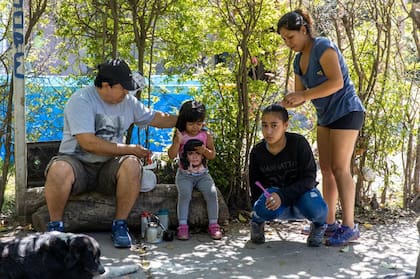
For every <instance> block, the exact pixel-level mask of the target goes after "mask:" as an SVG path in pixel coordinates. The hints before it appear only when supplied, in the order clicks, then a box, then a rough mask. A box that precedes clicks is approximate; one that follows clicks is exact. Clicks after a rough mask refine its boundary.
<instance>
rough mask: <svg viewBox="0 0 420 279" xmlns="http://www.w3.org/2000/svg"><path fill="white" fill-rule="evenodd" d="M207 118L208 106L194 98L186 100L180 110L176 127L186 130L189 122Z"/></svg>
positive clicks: (181, 130) (182, 130)
mask: <svg viewBox="0 0 420 279" xmlns="http://www.w3.org/2000/svg"><path fill="white" fill-rule="evenodd" d="M205 118H206V107H205V106H204V105H203V104H202V103H200V102H198V101H194V100H190V101H186V102H184V103H183V104H182V106H181V109H180V110H179V114H178V120H177V121H176V124H175V127H176V128H177V129H178V130H179V131H180V132H184V131H185V129H186V126H187V122H196V121H204V119H205Z"/></svg>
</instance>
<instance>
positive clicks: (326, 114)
mask: <svg viewBox="0 0 420 279" xmlns="http://www.w3.org/2000/svg"><path fill="white" fill-rule="evenodd" d="M328 48H332V49H333V50H335V52H336V53H337V55H338V61H339V63H340V68H341V73H342V74H343V82H344V85H343V88H341V89H340V90H338V91H337V92H335V93H333V94H331V95H329V96H326V97H322V98H318V99H313V100H311V102H312V104H313V105H314V107H315V109H316V113H317V116H318V125H321V126H326V125H328V124H330V123H332V122H334V121H336V120H337V119H339V118H341V117H343V116H345V115H346V114H348V113H350V112H352V111H365V108H364V107H363V104H362V102H361V100H360V99H359V97H358V96H357V95H356V90H355V88H354V85H353V82H352V81H351V79H350V77H349V71H348V69H347V65H346V63H345V61H344V58H343V55H342V54H341V52H340V50H339V49H338V48H337V46H336V45H335V44H334V43H333V42H332V41H330V40H329V39H327V38H323V37H318V38H315V39H314V44H313V46H312V49H311V54H310V60H309V65H308V70H307V71H306V73H305V74H302V71H301V69H300V67H299V62H300V58H301V56H302V53H298V54H297V55H296V57H295V60H294V63H293V69H294V72H295V74H296V75H297V76H299V78H300V80H301V81H302V84H303V86H305V88H307V89H310V88H313V87H316V86H318V85H319V84H321V83H323V82H324V81H326V80H327V78H326V77H325V75H324V72H323V70H322V67H321V64H320V62H319V60H320V58H321V56H322V54H323V53H324V51H325V50H327V49H328Z"/></svg>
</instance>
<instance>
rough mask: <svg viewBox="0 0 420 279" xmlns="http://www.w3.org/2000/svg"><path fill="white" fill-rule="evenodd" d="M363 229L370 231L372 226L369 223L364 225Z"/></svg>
mask: <svg viewBox="0 0 420 279" xmlns="http://www.w3.org/2000/svg"><path fill="white" fill-rule="evenodd" d="M363 227H365V229H367V230H371V229H372V228H373V225H372V224H369V223H364V224H363Z"/></svg>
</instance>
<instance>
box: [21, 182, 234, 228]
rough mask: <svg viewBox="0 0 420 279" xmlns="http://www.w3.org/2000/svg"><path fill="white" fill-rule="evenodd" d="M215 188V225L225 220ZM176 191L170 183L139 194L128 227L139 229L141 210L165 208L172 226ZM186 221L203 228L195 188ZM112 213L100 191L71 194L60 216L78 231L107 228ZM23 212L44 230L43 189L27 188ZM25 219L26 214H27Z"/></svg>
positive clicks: (205, 222) (46, 218) (200, 201)
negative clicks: (217, 215) (217, 209)
mask: <svg viewBox="0 0 420 279" xmlns="http://www.w3.org/2000/svg"><path fill="white" fill-rule="evenodd" d="M217 191H218V198H219V224H220V225H226V224H227V223H228V222H229V210H228V207H227V205H226V202H225V200H224V199H223V196H222V194H221V193H220V191H219V190H217ZM177 200H178V191H177V189H176V186H175V185H174V184H157V185H156V187H155V188H154V189H153V190H152V191H150V192H146V193H140V196H139V197H138V199H137V202H136V204H135V206H134V208H133V209H132V211H131V213H130V216H129V218H128V225H129V227H130V229H132V230H136V231H138V230H140V214H141V212H143V211H149V212H152V213H155V214H156V213H157V212H158V210H159V209H161V208H166V209H168V210H169V227H170V228H172V229H175V228H176V226H177V225H178V219H177V214H176V208H177ZM189 212H190V213H189V220H188V223H189V225H190V227H192V228H193V227H196V228H199V227H203V228H204V227H207V225H208V217H207V206H206V201H205V200H204V198H203V196H202V194H201V193H200V192H198V191H196V190H194V192H193V196H192V199H191V203H190V211H189ZM114 214H115V198H114V197H113V196H107V195H103V194H100V193H85V194H82V195H78V196H71V197H70V199H69V201H68V203H67V206H66V209H65V213H64V217H63V221H64V225H65V227H64V228H65V230H66V231H72V232H80V231H102V230H104V231H107V230H110V227H111V223H112V220H113V218H114ZM25 215H26V216H30V217H31V220H32V225H33V226H34V228H35V229H36V230H37V231H45V230H46V224H47V222H48V221H49V215H48V210H47V206H46V204H45V197H44V188H43V187H36V188H31V189H29V190H28V191H27V192H26V194H25ZM27 218H28V217H27Z"/></svg>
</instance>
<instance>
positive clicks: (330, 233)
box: [301, 221, 340, 237]
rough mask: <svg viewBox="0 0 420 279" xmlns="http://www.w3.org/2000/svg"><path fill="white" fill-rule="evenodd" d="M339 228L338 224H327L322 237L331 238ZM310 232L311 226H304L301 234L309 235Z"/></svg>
mask: <svg viewBox="0 0 420 279" xmlns="http://www.w3.org/2000/svg"><path fill="white" fill-rule="evenodd" d="M339 227H340V223H338V222H337V221H335V222H334V223H332V224H327V229H326V230H325V233H324V236H325V237H331V236H333V234H334V233H335V231H336V230H338V228H339ZM310 232H311V226H304V227H303V228H302V230H301V233H302V234H304V235H309V234H310Z"/></svg>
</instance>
